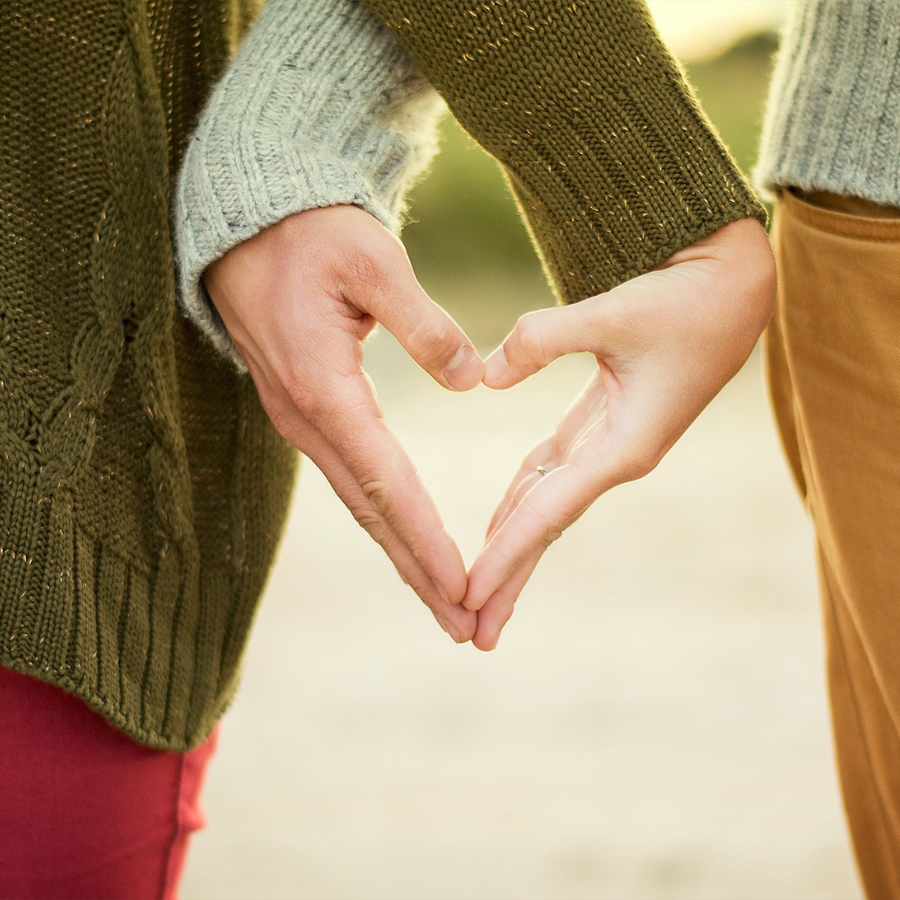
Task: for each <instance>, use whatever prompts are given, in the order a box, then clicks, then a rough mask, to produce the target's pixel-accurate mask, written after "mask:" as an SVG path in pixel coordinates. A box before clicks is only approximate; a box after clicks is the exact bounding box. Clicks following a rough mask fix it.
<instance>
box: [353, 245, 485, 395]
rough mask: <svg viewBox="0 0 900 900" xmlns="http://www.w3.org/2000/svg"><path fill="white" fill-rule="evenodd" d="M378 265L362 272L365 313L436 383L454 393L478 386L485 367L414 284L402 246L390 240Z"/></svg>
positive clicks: (465, 339)
mask: <svg viewBox="0 0 900 900" xmlns="http://www.w3.org/2000/svg"><path fill="white" fill-rule="evenodd" d="M383 250H386V251H387V252H381V253H380V254H378V256H377V263H376V264H374V265H372V266H369V267H367V271H366V279H365V281H366V283H365V284H364V285H363V284H360V285H358V286H357V287H358V292H357V293H360V294H363V295H364V296H366V302H365V309H366V312H368V313H369V314H370V315H372V316H373V317H374V318H375V319H376V320H377V321H378V322H380V323H381V324H382V325H383V326H384V327H385V328H386V329H387V330H388V331H390V333H391V334H392V335H394V337H395V338H397V340H398V341H399V342H400V343H401V345H402V346H403V348H404V349H405V350H406V352H407V353H408V354H409V355H410V356H411V357H412V358H413V359H414V360H415V361H416V362H417V363H418V364H419V365H420V366H421V367H422V368H423V369H424V370H425V371H426V372H428V374H429V375H431V377H432V378H434V380H435V381H437V382H438V383H439V384H441V385H443V386H444V387H446V388H449V389H450V390H453V391H468V390H471V389H472V388H474V387H475V386H476V385H478V384H480V383H481V378H482V376H483V374H484V363H483V362H482V361H481V357H480V356H479V355H478V353H477V352H476V350H475V347H474V346H473V345H472V342H471V341H470V340H469V338H468V337H467V336H466V333H465V332H464V331H463V330H462V329H461V328H460V327H459V325H457V324H456V322H455V321H454V320H453V317H452V316H451V315H450V314H449V313H447V312H446V311H445V310H444V309H443V308H442V307H440V306H438V304H437V303H435V302H434V300H432V299H431V297H429V296H428V294H427V293H426V292H425V290H424V289H423V288H422V286H421V285H420V284H419V282H418V280H417V279H416V276H415V273H414V272H413V269H412V265H411V264H410V262H409V258H408V257H407V256H406V252H405V250H404V249H403V246H402V244H400V242H399V241H396V240H395V239H394V240H393V242H392V246H391V245H388V246H387V247H383Z"/></svg>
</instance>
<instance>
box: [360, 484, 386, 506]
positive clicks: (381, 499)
mask: <svg viewBox="0 0 900 900" xmlns="http://www.w3.org/2000/svg"><path fill="white" fill-rule="evenodd" d="M360 488H361V490H362V493H363V496H364V497H365V498H366V500H367V501H368V502H369V503H370V504H371V505H372V507H373V508H374V509H375V510H379V511H381V510H383V509H385V507H386V506H387V503H388V486H387V483H386V482H384V481H380V480H378V479H371V480H369V481H363V482H361V483H360Z"/></svg>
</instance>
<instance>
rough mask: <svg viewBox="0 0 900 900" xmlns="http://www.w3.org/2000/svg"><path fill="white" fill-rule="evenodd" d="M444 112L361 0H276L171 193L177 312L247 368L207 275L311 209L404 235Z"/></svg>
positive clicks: (220, 91)
mask: <svg viewBox="0 0 900 900" xmlns="http://www.w3.org/2000/svg"><path fill="white" fill-rule="evenodd" d="M441 108H442V106H441V104H440V102H439V100H438V98H437V95H436V94H435V93H434V91H433V90H432V89H431V87H430V86H429V85H428V83H427V82H426V81H425V80H424V79H423V78H422V76H421V75H420V74H419V73H418V71H417V70H416V69H415V67H414V65H413V64H412V62H411V61H410V59H409V57H408V56H407V54H406V51H405V50H404V49H403V47H402V46H401V45H400V44H399V43H398V42H397V41H396V39H395V38H394V36H393V35H392V34H391V33H390V32H389V31H388V30H387V29H386V28H384V26H382V25H381V24H380V23H379V22H378V21H377V20H376V19H375V18H374V17H373V16H372V15H371V13H369V12H368V11H367V10H366V9H364V8H363V7H361V6H359V5H358V4H357V3H356V0H269V2H268V3H267V4H266V6H265V8H264V9H263V12H262V13H261V15H260V17H259V20H258V21H257V23H256V25H255V27H254V29H253V31H252V32H251V33H250V35H249V37H248V38H247V40H246V41H245V43H244V45H243V47H242V48H241V51H240V53H239V54H238V56H237V58H236V59H235V61H234V63H233V64H232V66H231V68H230V69H229V70H228V72H227V74H226V75H225V77H224V78H223V80H222V81H221V82H220V83H219V85H218V87H217V88H216V91H215V92H214V94H213V96H212V98H211V100H210V102H209V104H208V106H207V108H206V110H205V112H204V114H203V117H202V118H201V121H200V124H199V127H198V129H197V131H196V133H195V135H194V137H193V139H192V141H191V142H190V144H189V146H188V149H187V153H186V155H185V160H184V164H183V166H182V170H181V175H180V178H179V181H178V186H177V191H176V197H175V211H174V217H175V227H176V236H177V247H178V258H179V269H180V281H181V303H182V306H183V308H184V310H185V312H186V314H187V315H188V317H189V318H191V319H192V320H193V321H194V323H195V324H196V325H197V326H198V327H199V328H200V330H201V331H202V332H203V334H205V335H206V337H207V338H208V339H209V340H210V341H211V342H212V343H213V345H214V346H215V347H216V349H217V350H219V351H220V352H221V353H223V354H224V355H225V356H227V357H228V358H229V359H231V360H232V362H233V363H234V364H235V365H236V366H237V367H238V368H239V369H241V370H242V371H243V370H244V368H245V367H244V364H243V361H242V360H241V359H240V356H239V354H238V352H237V350H236V349H235V347H234V344H233V343H232V341H231V338H230V337H229V336H228V333H227V331H226V330H225V328H224V326H223V324H222V321H221V319H220V318H219V316H218V315H217V313H216V310H215V308H214V307H213V306H212V304H211V303H210V302H209V299H208V298H207V296H206V292H205V291H204V290H203V286H202V282H201V277H202V275H203V272H204V270H205V269H206V268H207V267H208V266H209V265H210V263H212V262H213V261H215V260H216V259H218V258H219V257H221V256H222V255H223V254H224V253H226V252H227V251H228V250H230V249H231V248H232V247H234V246H235V245H237V244H239V243H241V242H242V241H245V240H247V239H248V238H250V237H253V235H255V234H257V233H259V232H260V231H262V230H263V229H265V228H267V227H269V226H270V225H274V224H275V223H277V222H279V221H281V220H282V219H284V218H286V217H287V216H290V215H293V214H294V213H298V212H302V211H303V210H306V209H312V208H315V207H324V206H335V205H340V204H353V205H355V206H359V207H362V208H363V209H365V210H367V211H368V212H370V213H371V214H372V215H374V216H375V217H376V218H377V219H378V220H379V221H380V222H381V223H382V224H383V225H385V226H386V227H387V228H389V229H391V230H392V231H396V230H397V229H398V227H399V218H400V216H401V214H402V210H403V197H404V194H405V191H406V190H407V188H408V187H409V185H410V184H411V182H412V180H413V179H414V178H415V176H416V175H417V174H418V173H419V172H421V170H422V169H423V168H424V167H425V165H427V163H428V161H429V160H430V159H431V156H432V155H433V153H434V150H435V147H436V143H435V141H436V139H435V128H434V125H435V121H436V118H437V114H438V113H439V111H440V110H441Z"/></svg>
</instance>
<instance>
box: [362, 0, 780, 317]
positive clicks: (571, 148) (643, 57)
mask: <svg viewBox="0 0 900 900" xmlns="http://www.w3.org/2000/svg"><path fill="white" fill-rule="evenodd" d="M363 3H364V5H365V6H367V7H368V8H369V9H370V10H371V11H372V12H373V13H374V14H375V15H376V16H377V17H378V18H380V19H381V20H382V21H383V22H384V23H385V24H386V25H387V26H388V27H389V28H390V29H391V30H392V31H393V32H394V34H395V35H396V36H397V37H398V39H399V40H400V41H401V43H403V45H404V46H405V47H406V49H407V50H408V52H409V53H410V55H411V56H412V58H413V59H414V61H415V62H416V64H417V65H418V66H419V68H420V69H421V70H422V72H423V74H424V75H425V76H426V77H427V78H428V80H429V81H430V82H431V83H432V85H434V87H435V88H436V89H437V90H438V92H439V93H440V94H442V95H443V97H444V99H445V100H446V101H447V104H448V106H449V107H450V109H451V111H452V112H453V114H454V115H455V116H456V118H457V119H458V120H459V122H460V124H462V126H463V127H464V128H465V129H466V130H467V131H468V132H469V133H470V134H471V135H472V137H473V138H474V139H475V140H476V141H478V143H479V144H481V146H482V147H484V149H485V150H487V152H488V153H490V154H491V155H492V156H493V157H495V158H496V159H497V160H498V161H499V162H500V164H501V166H502V167H503V169H504V172H505V174H506V176H507V178H508V179H509V182H510V184H511V186H512V190H513V192H514V194H515V196H516V198H517V200H518V202H519V204H520V206H521V208H522V211H523V213H524V216H525V219H526V221H527V223H528V225H529V227H530V230H531V234H532V237H533V239H534V242H535V245H536V246H537V249H538V252H539V253H540V254H541V257H542V259H543V261H544V264H545V267H546V269H547V271H548V273H549V275H550V278H551V280H552V282H553V284H554V287H555V288H556V289H557V291H558V292H559V294H560V296H561V297H562V298H563V299H564V300H566V301H569V302H571V301H575V300H582V299H584V298H585V297H589V296H592V295H594V294H597V293H600V292H602V291H605V290H608V289H609V288H611V287H614V286H615V285H617V284H620V283H621V282H623V281H626V280H627V279H629V278H632V277H634V276H636V275H640V274H642V273H644V272H646V271H647V270H649V269H650V268H652V267H653V266H654V265H656V264H657V263H659V262H661V261H662V260H664V259H666V258H667V257H669V256H671V255H672V254H673V253H675V252H677V251H678V250H680V249H683V248H684V247H686V246H688V245H689V244H691V243H693V242H694V241H695V240H697V239H699V238H701V237H704V236H705V235H707V234H710V233H712V232H713V231H715V230H716V229H718V228H720V227H721V226H722V225H726V224H727V223H729V222H733V221H736V220H737V219H741V218H744V217H747V216H755V217H757V218H758V219H760V220H761V221H763V222H764V221H765V217H766V215H765V211H764V209H763V207H762V206H761V204H760V202H759V200H758V199H757V198H756V196H755V195H754V193H753V192H752V190H751V189H750V188H749V186H748V185H747V183H746V181H745V180H744V178H743V176H742V175H741V173H740V172H739V171H738V169H737V167H736V166H735V164H734V162H733V160H732V159H731V157H730V156H729V155H728V152H727V150H726V149H725V148H724V147H723V145H722V143H721V141H720V140H719V138H718V137H717V135H716V134H715V132H714V131H713V128H712V126H711V125H710V123H709V122H708V120H707V119H706V118H705V116H704V115H703V113H702V111H701V110H700V107H699V105H698V104H697V101H696V98H695V97H694V95H693V94H692V92H691V90H690V88H689V86H688V85H687V83H686V81H685V78H684V75H683V73H682V71H681V69H680V68H679V66H678V64H677V63H676V62H675V61H674V60H673V59H672V57H671V56H670V54H669V53H668V51H667V50H666V48H665V46H664V45H663V43H662V42H661V40H660V38H659V36H658V34H657V32H656V29H655V27H654V25H653V22H652V19H651V17H650V13H649V11H648V10H647V8H646V6H645V4H644V3H643V2H641V0H363Z"/></svg>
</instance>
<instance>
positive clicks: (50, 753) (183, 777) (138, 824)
mask: <svg viewBox="0 0 900 900" xmlns="http://www.w3.org/2000/svg"><path fill="white" fill-rule="evenodd" d="M215 737H216V736H215V734H214V735H213V736H212V737H211V738H210V739H209V740H208V741H206V743H204V744H201V745H200V746H199V747H197V748H196V749H195V750H192V751H191V752H190V753H170V752H166V751H161V750H151V749H150V748H148V747H144V746H142V745H141V744H138V743H136V742H135V741H133V740H131V739H130V738H129V737H126V736H125V735H124V734H122V733H121V732H120V731H118V730H116V729H115V728H113V727H112V726H111V725H110V724H109V723H108V722H107V721H106V720H105V719H104V718H103V717H102V716H100V715H99V714H98V713H96V712H94V711H93V710H92V709H90V708H89V707H88V706H87V705H85V704H84V703H82V702H81V701H80V700H78V699H77V698H75V697H73V696H71V695H69V694H67V693H65V692H64V691H62V690H60V689H59V688H55V687H51V686H50V685H47V684H44V683H42V682H40V681H37V680H36V679H33V678H29V677H27V676H25V675H20V674H18V673H16V672H12V671H10V670H9V669H4V668H2V667H0V900H38V898H40V900H55V898H60V900H62V898H65V900H81V898H83V900H88V898H90V900H144V898H147V900H151V898H152V900H159V898H165V900H170V898H174V897H175V896H176V891H177V887H178V879H179V876H180V874H181V869H182V866H183V864H184V858H185V852H186V850H187V844H188V839H189V838H190V835H191V832H193V831H196V830H197V829H198V828H200V827H202V826H203V824H204V818H203V813H202V812H201V810H200V806H199V794H200V787H201V783H202V780H203V774H204V771H205V769H206V764H207V762H208V761H209V758H210V757H211V755H212V753H213V750H214V748H215Z"/></svg>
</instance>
